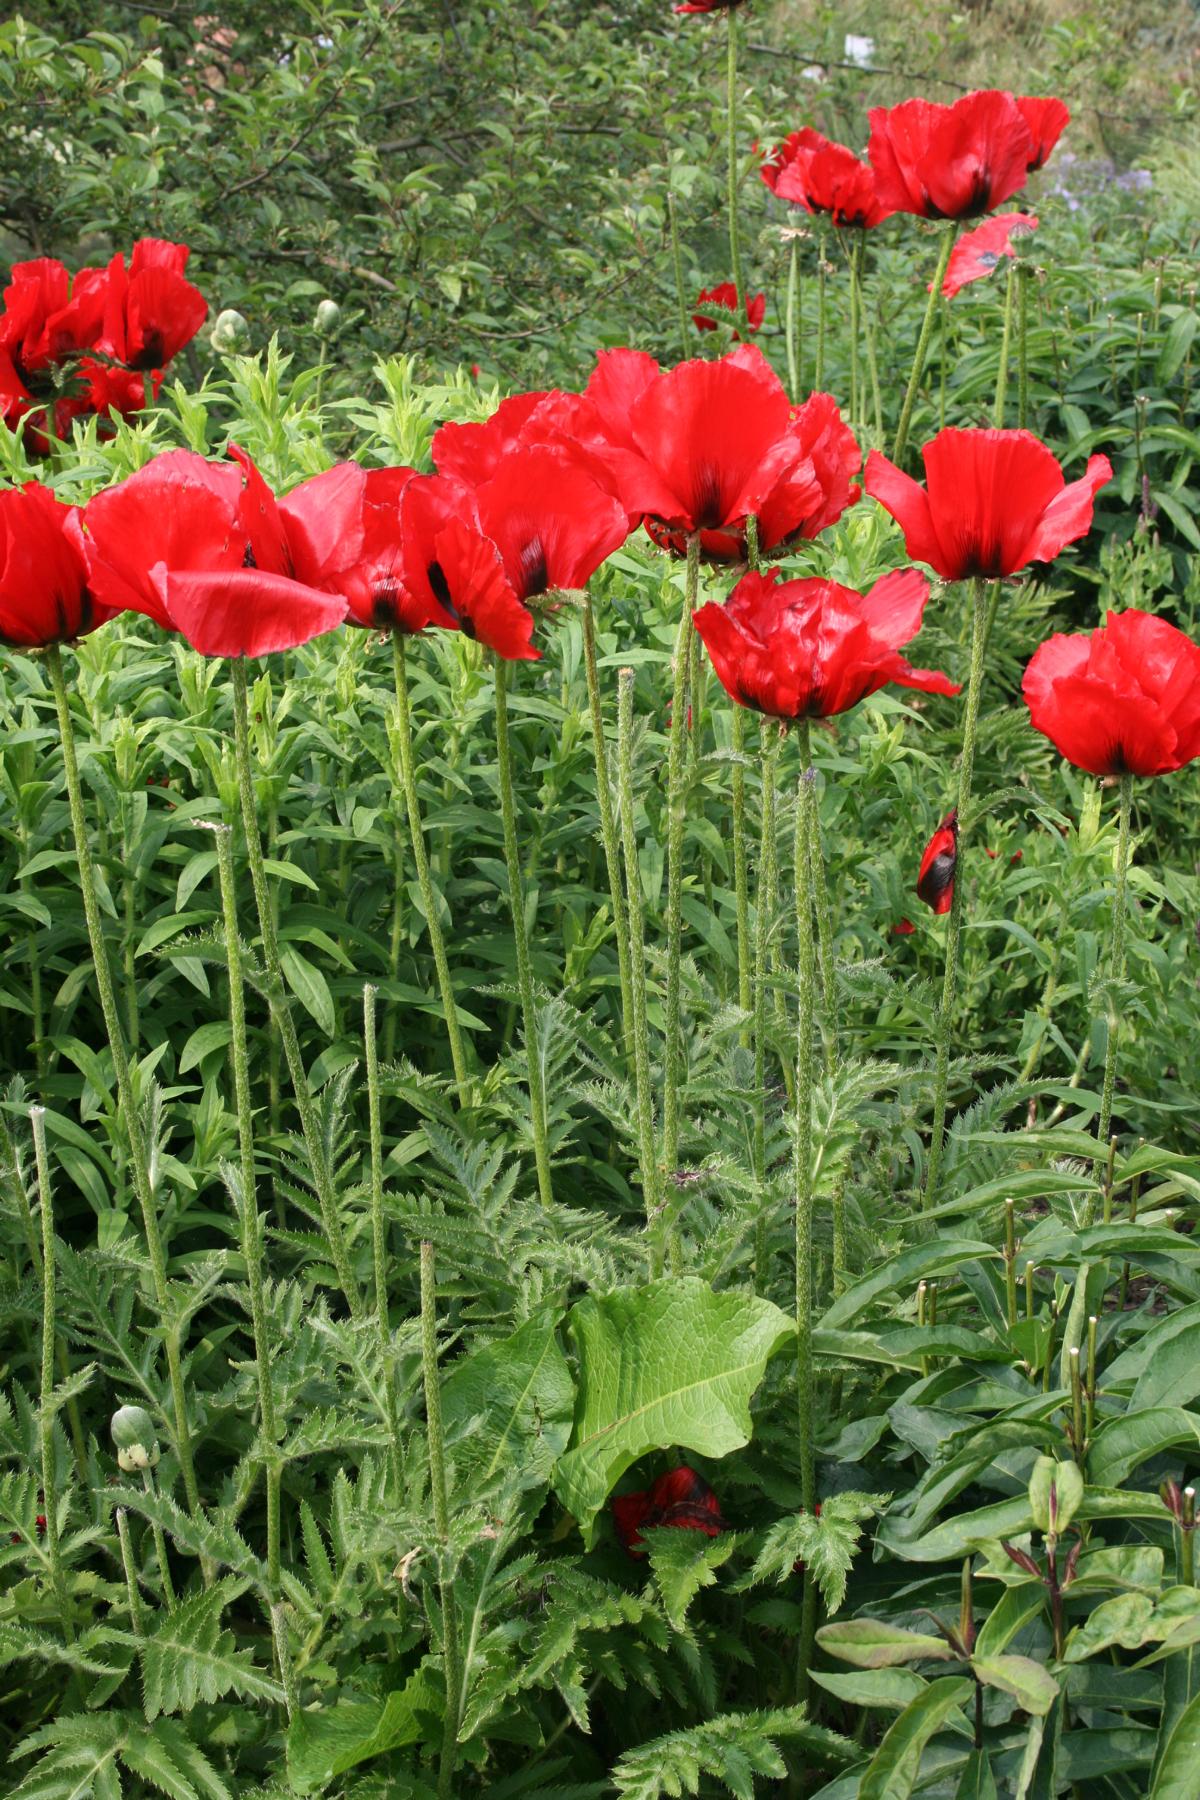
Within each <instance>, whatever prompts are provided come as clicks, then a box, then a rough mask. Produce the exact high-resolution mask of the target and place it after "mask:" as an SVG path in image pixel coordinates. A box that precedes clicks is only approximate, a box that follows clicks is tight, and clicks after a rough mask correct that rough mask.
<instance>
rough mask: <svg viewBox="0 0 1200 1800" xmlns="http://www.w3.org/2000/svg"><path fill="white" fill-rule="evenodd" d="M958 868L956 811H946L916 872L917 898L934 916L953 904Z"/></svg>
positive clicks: (947, 909) (948, 909)
mask: <svg viewBox="0 0 1200 1800" xmlns="http://www.w3.org/2000/svg"><path fill="white" fill-rule="evenodd" d="M957 867H958V809H957V807H956V808H955V809H954V811H953V812H948V813H947V814H946V816H945V818H944V819H943V820H942V822H941V824H940V825H939V826H938V828H937V830H936V831H935V832H934V834H933V836H932V837H931V838H930V840H929V842H928V843H927V844H926V846H925V854H924V856H923V857H922V858H921V867H920V869H919V870H918V872H917V898H918V899H919V900H923V901H924V902H925V904H926V906H928V907H930V908H931V909H932V910H933V911H934V912H935V913H948V912H949V911H950V908H951V906H952V905H953V904H954V872H955V870H956V869H957Z"/></svg>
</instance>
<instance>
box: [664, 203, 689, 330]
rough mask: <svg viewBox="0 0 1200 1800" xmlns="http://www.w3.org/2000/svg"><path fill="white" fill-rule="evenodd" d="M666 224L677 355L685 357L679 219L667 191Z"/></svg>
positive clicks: (685, 322) (687, 321)
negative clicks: (676, 314)
mask: <svg viewBox="0 0 1200 1800" xmlns="http://www.w3.org/2000/svg"><path fill="white" fill-rule="evenodd" d="M667 222H668V224H669V226H670V230H671V267H672V269H673V270H674V274H675V304H676V306H677V307H678V309H679V354H680V355H681V356H683V357H686V356H687V353H688V351H689V350H690V349H691V347H692V339H691V334H690V332H689V331H688V324H689V318H688V309H687V297H686V294H685V292H684V286H683V257H682V254H681V253H680V249H679V217H678V214H677V213H676V210H675V195H674V194H673V193H672V191H671V189H670V188H668V189H667Z"/></svg>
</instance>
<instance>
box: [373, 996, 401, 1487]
mask: <svg viewBox="0 0 1200 1800" xmlns="http://www.w3.org/2000/svg"><path fill="white" fill-rule="evenodd" d="M377 993H378V990H377V989H376V988H374V987H372V986H371V984H370V983H369V982H368V983H367V985H366V986H365V987H364V988H363V1048H364V1050H365V1053H366V1061H367V1129H368V1132H369V1135H370V1142H371V1256H372V1261H373V1263H374V1268H375V1324H376V1328H377V1330H378V1332H379V1356H380V1361H381V1363H382V1366H383V1385H384V1394H385V1403H386V1407H387V1427H388V1432H389V1434H390V1436H391V1443H392V1478H393V1480H394V1481H395V1483H396V1492H397V1493H399V1492H400V1491H401V1483H402V1480H403V1475H404V1459H403V1453H402V1450H401V1446H400V1424H399V1419H400V1412H399V1401H398V1398H397V1394H396V1370H395V1366H394V1363H393V1360H392V1327H391V1320H390V1319H389V1318H388V1296H387V1239H386V1237H385V1235H384V1222H383V1125H382V1117H381V1107H380V1093H379V1042H378V1037H377V1034H376V1030H375V1001H376V997H377Z"/></svg>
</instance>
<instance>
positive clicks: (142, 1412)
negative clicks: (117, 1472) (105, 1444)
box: [109, 1406, 158, 1475]
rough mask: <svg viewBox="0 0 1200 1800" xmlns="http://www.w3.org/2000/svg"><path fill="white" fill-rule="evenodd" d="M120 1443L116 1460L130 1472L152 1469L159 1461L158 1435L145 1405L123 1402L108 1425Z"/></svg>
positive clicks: (113, 1436)
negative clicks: (127, 1404) (124, 1403)
mask: <svg viewBox="0 0 1200 1800" xmlns="http://www.w3.org/2000/svg"><path fill="white" fill-rule="evenodd" d="M109 1430H110V1431H111V1433H112V1441H113V1443H114V1444H115V1445H116V1447H117V1462H118V1463H119V1464H120V1466H121V1468H122V1469H124V1471H125V1473H126V1474H127V1475H129V1474H132V1473H133V1472H134V1471H135V1470H138V1469H152V1468H153V1467H154V1465H155V1464H156V1463H157V1461H158V1435H157V1433H156V1432H155V1429H154V1421H153V1419H152V1418H151V1417H150V1414H149V1413H148V1412H147V1411H146V1409H145V1407H144V1406H122V1407H119V1408H118V1410H117V1411H116V1412H115V1413H114V1414H113V1416H112V1422H111V1424H110V1426H109Z"/></svg>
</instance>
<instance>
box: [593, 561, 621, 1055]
mask: <svg viewBox="0 0 1200 1800" xmlns="http://www.w3.org/2000/svg"><path fill="white" fill-rule="evenodd" d="M583 660H584V666H585V668H586V670H587V685H588V704H589V706H590V708H591V715H592V751H593V754H594V756H595V758H596V798H597V800H598V801H599V803H600V835H601V837H602V838H603V840H604V862H605V867H606V869H607V871H608V892H609V898H610V900H611V901H612V909H613V930H614V932H615V933H616V939H617V967H618V970H619V972H620V980H621V1035H622V1039H623V1041H624V1044H625V1055H626V1057H627V1058H628V1057H631V1056H632V1054H633V988H632V980H631V976H630V966H629V926H628V922H627V920H626V918H625V895H624V891H623V888H622V885H621V848H620V844H619V842H618V837H617V822H616V818H615V816H614V814H613V802H612V786H611V783H610V782H609V778H608V752H607V749H606V748H605V743H604V708H603V706H602V704H601V697H600V675H599V670H598V668H597V663H596V621H595V616H594V614H593V611H592V596H591V594H590V593H587V592H586V591H585V593H584V596H583Z"/></svg>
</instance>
